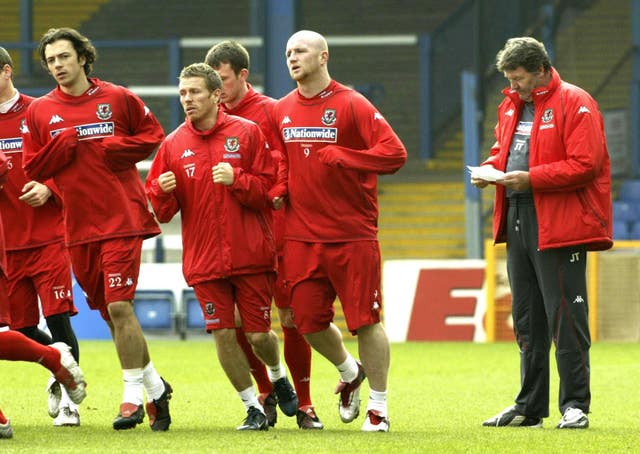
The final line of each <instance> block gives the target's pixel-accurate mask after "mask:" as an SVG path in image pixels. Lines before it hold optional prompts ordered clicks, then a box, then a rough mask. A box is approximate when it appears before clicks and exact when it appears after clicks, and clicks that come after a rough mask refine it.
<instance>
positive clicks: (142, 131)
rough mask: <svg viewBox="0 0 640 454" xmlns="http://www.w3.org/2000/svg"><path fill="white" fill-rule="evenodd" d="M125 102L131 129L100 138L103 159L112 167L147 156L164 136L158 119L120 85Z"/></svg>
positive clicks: (128, 165) (124, 166) (125, 165)
mask: <svg viewBox="0 0 640 454" xmlns="http://www.w3.org/2000/svg"><path fill="white" fill-rule="evenodd" d="M123 90H124V93H125V100H126V103H127V106H128V114H129V124H130V127H131V132H130V134H129V135H126V136H111V137H105V138H104V139H102V145H103V147H104V150H105V155H106V157H105V159H106V160H107V164H108V165H109V167H110V168H111V169H112V170H114V171H118V170H126V169H128V168H131V167H132V166H135V164H136V163H137V162H140V161H142V160H144V159H147V158H148V157H149V156H150V155H151V153H153V151H154V150H155V149H156V148H157V147H158V145H160V143H161V142H162V140H163V139H164V131H163V130H162V125H160V122H159V121H158V119H157V118H156V117H155V115H153V113H152V112H151V111H150V110H149V108H148V107H147V106H145V105H144V103H143V102H142V100H141V99H140V98H138V97H137V96H135V95H134V94H133V93H131V92H130V91H128V90H126V89H123Z"/></svg>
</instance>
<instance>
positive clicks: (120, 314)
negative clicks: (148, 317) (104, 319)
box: [107, 301, 134, 326]
mask: <svg viewBox="0 0 640 454" xmlns="http://www.w3.org/2000/svg"><path fill="white" fill-rule="evenodd" d="M107 311H108V312H109V317H110V318H111V324H112V326H114V325H118V324H120V323H124V322H125V321H126V320H128V319H129V318H131V317H133V316H134V313H133V304H132V303H131V301H114V302H113V303H109V305H108V306H107Z"/></svg>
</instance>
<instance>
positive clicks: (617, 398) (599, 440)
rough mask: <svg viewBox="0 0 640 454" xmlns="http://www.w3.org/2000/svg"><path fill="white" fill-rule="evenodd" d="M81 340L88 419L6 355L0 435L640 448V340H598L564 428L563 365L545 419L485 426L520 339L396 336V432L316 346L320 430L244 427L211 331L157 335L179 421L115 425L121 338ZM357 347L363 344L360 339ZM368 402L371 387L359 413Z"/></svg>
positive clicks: (200, 442)
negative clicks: (76, 418) (371, 426)
mask: <svg viewBox="0 0 640 454" xmlns="http://www.w3.org/2000/svg"><path fill="white" fill-rule="evenodd" d="M205 339H206V340H205ZM80 348H81V365H82V368H83V370H84V372H85V375H86V378H87V381H88V388H87V392H88V396H87V399H86V400H85V401H84V402H83V403H82V405H81V408H80V414H81V424H82V425H81V426H80V427H53V426H52V420H51V419H50V418H49V416H48V415H47V410H46V407H47V403H46V399H47V396H46V393H45V391H44V388H45V385H46V382H47V378H48V372H47V371H46V370H45V369H44V368H42V367H40V366H38V365H34V364H30V363H13V362H7V361H4V362H3V363H2V365H1V366H0V367H2V374H0V375H1V376H0V389H1V390H2V391H1V392H0V406H1V407H2V409H3V410H4V412H5V414H6V415H7V416H8V417H9V418H10V419H11V421H12V425H13V428H14V438H13V439H9V440H0V452H3V453H9V452H30V453H32V452H47V453H58V452H59V453H62V452H65V453H68V452H78V453H90V452H102V453H106V452H136V453H141V452H151V453H164V452H167V453H169V452H171V453H182V452H185V453H187V452H221V453H226V452H244V453H246V452H272V453H278V452H280V453H286V452H303V453H316V452H342V453H350V454H353V453H360V452H376V453H387V452H394V453H413V452H416V453H423V452H424V453H432V452H433V453H441V452H442V453H457V452H465V453H476V452H478V453H509V452H513V453H546V452H549V453H559V452H593V453H614V452H625V453H626V452H640V430H639V428H640V422H639V421H640V416H638V409H639V408H640V392H638V383H639V382H640V345H638V344H614V343H597V344H595V345H594V346H593V347H592V350H591V360H592V408H591V411H592V413H591V414H590V423H591V427H590V428H589V429H588V430H573V431H567V430H557V429H555V425H556V424H557V422H558V420H559V419H560V414H559V412H558V410H557V408H556V402H557V387H558V385H557V383H558V382H557V376H556V373H555V365H552V371H553V372H552V382H551V408H550V415H551V417H550V418H548V419H545V422H544V425H545V427H544V428H543V429H527V428H486V427H481V422H482V421H483V420H484V419H486V418H488V417H489V416H492V415H493V414H495V413H497V412H499V411H501V410H502V409H503V408H505V407H507V406H508V405H510V404H511V403H512V401H513V397H514V396H515V394H516V392H517V391H518V382H519V374H518V353H517V349H516V346H515V345H514V344H510V343H498V344H473V343H404V344H393V345H392V351H391V354H392V357H391V360H392V366H391V374H390V380H389V412H390V419H391V432H390V433H387V434H384V433H377V434H369V433H362V432H361V431H360V425H361V424H362V418H363V416H362V415H361V416H360V417H359V418H358V419H357V420H356V421H354V422H353V423H351V424H343V423H342V422H341V421H340V418H339V416H338V412H337V408H336V406H337V397H336V396H335V395H333V389H334V387H335V385H336V382H337V380H338V374H337V372H336V371H335V370H334V369H333V367H332V366H330V365H329V363H328V362H327V361H326V360H324V358H321V357H319V356H314V362H313V371H312V382H311V383H312V384H311V390H312V397H313V400H314V404H315V406H316V410H317V412H318V415H319V416H320V418H321V420H322V421H323V423H324V424H325V429H324V430H323V431H317V432H303V431H301V430H299V429H298V428H297V426H296V423H295V418H287V417H285V416H283V415H282V414H281V413H280V414H279V416H278V424H277V425H276V427H275V428H274V429H271V430H269V431H268V432H259V433H246V432H242V433H240V432H237V431H236V430H235V427H236V426H237V425H239V424H240V423H241V422H242V420H243V419H244V416H245V413H244V408H243V406H242V403H241V402H240V400H239V398H238V397H237V395H236V393H235V392H234V390H233V389H232V387H231V385H230V384H229V382H228V381H227V379H226V377H225V376H224V374H223V372H222V370H221V368H220V366H219V365H218V362H217V358H216V356H215V350H214V345H213V341H212V340H210V339H209V338H204V337H198V338H197V339H195V338H194V339H189V340H187V341H184V342H182V341H177V340H176V341H173V340H155V339H154V340H150V341H149V348H150V350H151V355H152V358H153V362H154V364H155V365H156V367H157V369H158V370H159V371H160V372H161V374H162V375H163V376H164V377H165V378H166V379H167V380H168V381H169V382H170V383H171V385H172V386H173V388H174V394H173V399H172V402H171V414H172V419H173V424H172V426H171V429H170V430H169V431H168V432H166V433H153V432H151V430H150V429H149V427H148V424H147V419H146V418H145V421H144V423H143V424H142V425H139V426H138V427H137V428H135V429H133V430H128V431H121V432H116V431H114V430H113V429H112V428H111V422H112V420H113V418H114V416H115V415H116V413H117V410H118V405H119V403H120V399H121V396H122V384H121V375H120V371H119V365H118V361H117V358H116V355H115V350H114V348H113V345H112V344H111V343H110V342H106V341H81V347H80ZM348 348H349V349H350V350H351V351H352V352H354V353H355V352H356V350H357V346H356V344H355V343H349V344H348ZM552 361H553V360H552ZM362 396H363V397H364V398H366V397H367V396H368V388H367V385H366V383H365V385H363V392H362ZM365 405H366V399H363V403H362V407H361V411H362V413H364V410H365Z"/></svg>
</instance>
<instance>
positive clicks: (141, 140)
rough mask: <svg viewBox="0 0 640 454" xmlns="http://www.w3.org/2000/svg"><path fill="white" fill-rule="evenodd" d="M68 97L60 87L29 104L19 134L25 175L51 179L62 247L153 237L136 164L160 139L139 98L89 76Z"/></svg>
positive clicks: (152, 223) (153, 228) (157, 230)
mask: <svg viewBox="0 0 640 454" xmlns="http://www.w3.org/2000/svg"><path fill="white" fill-rule="evenodd" d="M89 81H90V82H91V87H90V88H89V89H88V90H87V91H86V92H85V93H84V94H82V95H80V96H70V95H68V94H66V93H64V92H62V91H61V90H60V88H59V87H57V88H55V89H54V90H52V91H51V92H50V93H48V94H47V95H45V96H43V97H41V98H38V99H36V100H34V101H33V102H32V103H31V105H30V106H29V108H28V109H27V115H26V123H25V129H24V131H23V141H24V142H23V147H24V169H25V172H26V174H27V176H28V177H29V178H32V179H34V180H38V181H42V180H46V179H47V178H53V180H54V182H55V184H56V186H57V188H58V189H59V191H60V194H61V197H62V201H63V205H64V213H65V224H66V240H67V244H68V245H69V246H75V245H78V244H83V243H91V242H95V241H101V240H105V239H110V238H122V237H133V236H140V237H143V238H148V237H151V236H154V235H157V234H158V233H160V227H159V226H158V224H157V222H156V221H155V219H154V218H153V215H152V214H151V212H150V211H149V208H148V205H147V200H146V197H145V194H144V188H143V186H142V182H141V180H140V176H139V174H138V170H137V168H136V166H135V164H136V162H138V161H141V160H143V159H145V158H147V157H148V156H149V155H150V154H151V153H152V152H153V151H154V150H155V148H156V147H157V146H158V145H159V144H160V142H161V141H162V139H163V138H164V132H163V131H162V126H161V125H160V123H159V122H158V120H157V119H156V118H155V116H154V115H153V114H152V113H151V112H150V111H149V109H148V108H147V107H146V106H145V105H144V103H143V102H142V100H140V98H138V97H137V96H136V95H135V94H133V93H132V92H131V91H129V90H128V89H126V88H124V87H120V86H118V85H114V84H111V83H109V82H104V81H101V80H99V79H93V78H92V79H89Z"/></svg>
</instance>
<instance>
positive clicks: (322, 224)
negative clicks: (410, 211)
mask: <svg viewBox="0 0 640 454" xmlns="http://www.w3.org/2000/svg"><path fill="white" fill-rule="evenodd" d="M274 119H275V122H276V127H277V128H278V130H279V131H280V135H279V139H280V141H281V149H282V150H283V163H282V164H283V165H281V166H280V169H279V174H278V183H277V185H276V186H275V187H274V188H273V190H272V191H271V196H281V195H288V204H287V206H286V223H285V224H286V225H285V239H290V240H298V241H307V242H327V243H330V242H344V241H357V240H372V239H376V237H377V232H378V197H377V185H378V177H377V174H389V173H394V172H396V171H397V170H398V169H400V168H401V167H402V166H403V165H404V163H405V162H406V160H407V151H406V149H405V147H404V145H403V144H402V142H401V141H400V139H399V138H398V136H397V135H396V133H395V132H394V131H393V129H391V126H390V125H389V123H387V121H386V120H385V119H384V117H383V116H382V115H381V114H380V113H379V112H378V111H377V110H376V108H375V107H373V106H372V105H371V103H370V102H369V101H367V99H366V98H365V97H364V96H362V95H361V94H360V93H358V92H356V91H355V90H353V89H351V88H348V87H346V86H344V85H342V84H340V83H338V82H336V81H331V83H330V84H329V86H328V87H327V88H326V89H324V90H323V91H322V92H321V93H319V94H318V95H316V96H315V97H313V98H305V97H303V96H302V95H301V94H300V93H299V92H298V90H293V91H292V92H291V93H289V94H288V95H287V96H285V97H284V98H282V99H280V100H279V101H278V102H277V104H276V106H275V111H274Z"/></svg>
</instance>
